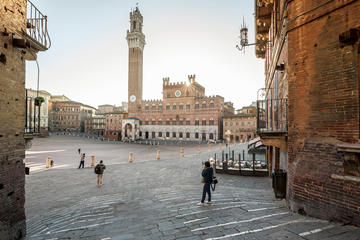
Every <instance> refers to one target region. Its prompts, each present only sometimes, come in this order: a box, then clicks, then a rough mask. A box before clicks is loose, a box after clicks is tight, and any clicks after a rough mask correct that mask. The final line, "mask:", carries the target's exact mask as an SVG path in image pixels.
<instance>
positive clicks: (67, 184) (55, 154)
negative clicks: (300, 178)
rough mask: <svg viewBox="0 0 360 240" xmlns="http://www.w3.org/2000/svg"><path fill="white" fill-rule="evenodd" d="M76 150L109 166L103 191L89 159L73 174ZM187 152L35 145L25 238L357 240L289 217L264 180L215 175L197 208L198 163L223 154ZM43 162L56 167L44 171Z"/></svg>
mask: <svg viewBox="0 0 360 240" xmlns="http://www.w3.org/2000/svg"><path fill="white" fill-rule="evenodd" d="M79 147H80V148H81V149H82V150H83V151H84V152H86V155H87V156H90V155H95V157H96V162H97V161H98V160H99V159H103V160H104V163H105V164H106V165H107V169H106V170H105V173H104V179H103V183H104V185H103V186H102V187H101V188H97V187H96V175H95V174H94V170H93V169H92V168H91V167H89V158H87V159H86V164H85V166H86V167H85V168H84V169H80V170H79V169H77V166H78V164H79V154H78V153H77V149H78V148H79ZM184 147H185V158H180V157H179V156H180V154H179V146H176V145H175V146H174V145H166V146H149V145H136V144H119V143H113V142H101V141H96V140H92V139H83V138H80V137H70V136H52V137H50V138H43V139H34V140H33V147H32V148H31V149H30V150H29V151H28V152H27V156H26V164H27V165H28V166H30V167H31V174H30V175H29V176H27V177H26V216H27V238H26V239H31V240H35V239H39V240H40V239H41V240H42V239H103V240H105V239H106V240H110V239H114V240H115V239H347V240H352V239H360V229H359V228H356V227H352V226H343V225H340V224H337V223H333V222H327V221H322V220H319V219H314V218H310V217H305V216H302V215H299V214H295V213H291V212H289V211H288V209H287V208H286V206H285V203H284V201H281V200H276V199H275V198H274V194H273V191H272V189H271V179H269V178H254V177H239V176H228V175H220V174H218V175H217V176H218V178H219V181H220V184H218V186H217V188H216V190H215V192H213V204H212V205H211V206H203V207H199V206H196V203H198V202H199V200H200V197H201V191H202V185H201V183H200V172H201V161H204V160H206V159H207V158H208V157H209V156H210V155H212V154H213V153H214V152H216V151H220V149H219V148H218V147H216V148H213V149H212V151H213V152H210V151H209V149H208V148H207V147H206V146H203V147H202V152H201V154H200V155H198V154H197V146H195V145H192V146H187V145H186V146H184ZM238 147H240V146H238ZM158 149H160V150H161V159H160V160H155V156H156V150H158ZM129 151H132V152H133V153H134V156H135V158H134V163H132V164H130V163H128V152H129ZM47 156H49V157H51V158H52V159H54V161H55V168H51V169H49V170H46V168H45V165H44V164H45V158H46V157H47Z"/></svg>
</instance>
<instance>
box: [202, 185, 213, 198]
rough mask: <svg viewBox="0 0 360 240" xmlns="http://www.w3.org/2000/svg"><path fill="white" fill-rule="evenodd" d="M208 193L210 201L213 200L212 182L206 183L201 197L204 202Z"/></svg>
mask: <svg viewBox="0 0 360 240" xmlns="http://www.w3.org/2000/svg"><path fill="white" fill-rule="evenodd" d="M206 193H207V194H208V202H211V191H210V183H204V188H203V194H202V198H201V202H202V203H203V202H204V201H205V197H206Z"/></svg>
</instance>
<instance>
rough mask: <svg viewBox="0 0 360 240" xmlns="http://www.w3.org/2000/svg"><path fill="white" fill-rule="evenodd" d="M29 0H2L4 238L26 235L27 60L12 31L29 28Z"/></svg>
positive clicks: (0, 231) (0, 189)
mask: <svg viewBox="0 0 360 240" xmlns="http://www.w3.org/2000/svg"><path fill="white" fill-rule="evenodd" d="M25 9H26V3H25V0H1V1H0V53H1V54H3V55H5V57H6V63H2V62H0V86H1V88H0V113H1V114H0V122H1V124H0V205H1V207H0V239H20V238H21V237H22V236H24V235H25V211H24V203H25V192H24V191H25V190H24V184H25V176H24V163H23V159H24V157H25V146H24V145H25V142H24V126H25V60H24V58H23V55H22V53H21V51H19V50H17V49H15V48H14V47H13V46H12V34H13V33H14V32H15V31H17V30H21V29H24V30H26V29H25V28H26V25H25V23H26V19H25V17H26V10H25Z"/></svg>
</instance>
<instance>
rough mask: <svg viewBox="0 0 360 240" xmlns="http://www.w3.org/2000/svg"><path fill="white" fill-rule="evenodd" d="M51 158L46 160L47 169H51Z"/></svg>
mask: <svg viewBox="0 0 360 240" xmlns="http://www.w3.org/2000/svg"><path fill="white" fill-rule="evenodd" d="M50 159H51V158H50V157H47V158H46V168H49V167H50Z"/></svg>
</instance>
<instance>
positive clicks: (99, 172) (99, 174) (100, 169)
mask: <svg viewBox="0 0 360 240" xmlns="http://www.w3.org/2000/svg"><path fill="white" fill-rule="evenodd" d="M105 168H106V167H105V165H104V164H103V161H102V160H100V163H99V164H97V165H96V167H95V174H97V186H98V187H101V185H102V177H103V174H104V170H105Z"/></svg>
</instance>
